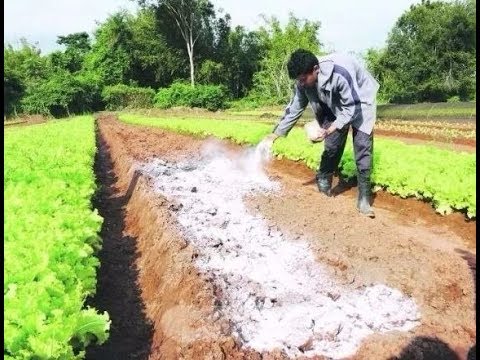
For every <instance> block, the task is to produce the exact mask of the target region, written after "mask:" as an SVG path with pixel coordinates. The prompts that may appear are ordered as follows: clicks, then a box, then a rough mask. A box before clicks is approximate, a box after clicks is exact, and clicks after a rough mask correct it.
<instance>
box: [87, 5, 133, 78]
mask: <svg viewBox="0 0 480 360" xmlns="http://www.w3.org/2000/svg"><path fill="white" fill-rule="evenodd" d="M131 18H132V16H131V15H129V14H128V13H126V12H123V11H122V12H118V13H116V14H114V15H112V16H110V17H109V18H108V19H107V20H106V21H105V22H104V23H103V24H101V25H100V27H99V28H98V29H97V30H96V31H95V43H94V45H93V46H92V50H91V51H90V52H89V53H88V54H87V55H86V56H85V62H84V70H85V71H88V72H90V73H92V74H94V77H96V78H97V79H98V81H100V82H101V83H102V85H115V84H120V83H127V82H128V79H129V71H130V68H131V63H132V53H133V48H132V45H133V43H132V37H133V34H132V29H131V26H130V21H131Z"/></svg>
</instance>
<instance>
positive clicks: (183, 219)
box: [141, 145, 420, 359]
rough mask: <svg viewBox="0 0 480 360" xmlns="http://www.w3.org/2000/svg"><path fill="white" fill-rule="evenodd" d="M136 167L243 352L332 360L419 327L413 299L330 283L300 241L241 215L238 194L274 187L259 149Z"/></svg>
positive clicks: (379, 288) (211, 152)
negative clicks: (376, 337)
mask: <svg viewBox="0 0 480 360" xmlns="http://www.w3.org/2000/svg"><path fill="white" fill-rule="evenodd" d="M141 170H142V171H143V172H144V173H145V174H147V175H149V176H151V177H152V178H153V179H154V180H155V189H156V190H157V191H158V192H159V193H161V194H162V195H163V196H165V197H167V199H169V200H170V201H172V202H173V205H172V206H171V207H170V209H171V211H172V212H174V213H175V214H176V217H177V220H178V222H179V223H180V225H181V226H182V231H183V232H184V233H185V235H186V239H189V240H190V241H191V244H192V245H193V246H194V247H195V248H196V251H197V252H198V254H199V256H198V258H197V266H198V267H199V268H200V270H201V271H202V272H203V273H205V274H207V275H208V276H209V277H210V278H212V280H213V281H214V284H215V285H216V286H217V287H218V289H219V290H220V292H221V296H220V298H219V301H220V302H221V305H220V311H221V312H222V313H223V314H224V316H225V317H226V318H228V319H230V320H231V322H232V325H233V329H234V332H233V335H234V336H236V337H237V339H238V340H239V341H241V343H242V344H243V345H244V346H246V347H251V348H253V349H255V350H258V351H260V352H261V351H270V350H273V349H278V348H279V349H282V350H283V351H284V352H285V353H286V354H287V355H288V356H290V357H295V356H297V355H307V356H309V355H311V356H313V355H324V356H328V357H331V358H333V359H339V358H343V357H346V356H349V355H352V354H354V353H355V351H356V349H357V347H358V346H359V345H360V343H361V341H362V340H363V339H364V338H365V337H366V336H368V335H371V334H373V333H375V332H386V331H391V330H400V331H408V330H410V329H412V328H413V327H415V326H416V325H418V320H419V316H420V315H419V311H418V309H417V306H416V304H415V302H414V301H413V300H412V299H410V298H408V297H406V296H404V295H403V294H402V293H401V292H400V291H399V290H397V289H393V288H390V287H388V286H386V285H383V284H376V285H373V286H369V287H364V288H362V289H359V290H358V289H357V290H351V289H347V288H345V287H344V286H341V285H340V284H337V283H336V282H335V281H334V279H332V278H331V277H330V276H329V275H327V272H326V270H325V267H324V265H322V264H320V263H318V262H316V261H315V259H314V255H313V252H312V251H311V250H310V249H309V247H308V244H307V242H305V241H299V240H296V241H293V240H292V239H288V238H287V237H286V236H285V235H284V234H282V233H281V232H280V231H279V230H278V229H277V228H276V227H272V226H269V225H268V224H267V222H266V221H265V220H264V218H262V216H261V214H252V213H250V212H249V211H247V208H246V206H245V204H244V201H243V198H244V197H245V195H248V194H255V193H260V192H274V191H279V190H280V185H279V184H278V183H276V182H273V181H271V180H270V179H269V178H268V177H267V176H266V174H265V173H264V172H263V161H262V156H261V154H260V153H259V152H258V151H255V150H254V149H248V150H246V152H245V154H243V156H241V157H239V158H236V159H232V158H231V157H229V156H228V155H227V154H226V153H225V152H224V151H222V149H221V148H219V147H218V146H215V145H208V146H207V147H206V148H205V149H204V151H203V152H202V154H199V157H198V158H196V159H190V160H187V161H182V162H179V163H171V162H167V161H163V160H159V159H155V160H153V161H152V162H149V163H147V164H142V166H141ZM307 343H308V345H305V344H307ZM299 347H300V348H301V350H300V349H299Z"/></svg>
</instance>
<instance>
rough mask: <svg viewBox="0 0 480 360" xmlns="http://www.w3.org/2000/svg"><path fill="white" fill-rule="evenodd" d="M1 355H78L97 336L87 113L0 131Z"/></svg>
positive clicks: (100, 319) (105, 324) (95, 220)
mask: <svg viewBox="0 0 480 360" xmlns="http://www.w3.org/2000/svg"><path fill="white" fill-rule="evenodd" d="M4 141H5V145H4V150H5V155H4V205H5V213H4V215H5V218H4V225H5V233H4V248H5V249H4V316H5V320H4V339H5V340H4V358H5V359H77V358H82V357H83V356H84V349H85V347H86V346H87V345H88V344H90V343H92V342H98V343H102V342H104V341H105V340H106V339H107V337H108V330H109V326H110V320H109V317H108V314H107V313H103V314H100V313H98V312H97V311H96V310H95V309H93V308H89V307H85V304H84V303H85V300H86V298H87V297H88V296H89V295H92V294H93V293H94V292H95V289H96V269H97V268H98V266H99V260H98V258H97V257H96V256H95V253H96V252H97V251H98V250H99V249H100V248H101V239H100V237H99V236H98V232H99V230H100V227H101V224H102V221H103V220H102V218H101V217H100V216H99V215H98V213H97V211H96V210H92V207H91V202H90V200H91V197H92V194H93V193H94V191H95V188H96V185H95V176H94V172H93V161H94V154H95V137H94V121H93V118H92V117H88V116H86V117H77V118H73V119H71V120H63V121H54V122H51V123H48V124H43V125H34V126H30V127H22V128H11V129H8V130H5V132H4Z"/></svg>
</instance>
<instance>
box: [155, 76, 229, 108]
mask: <svg viewBox="0 0 480 360" xmlns="http://www.w3.org/2000/svg"><path fill="white" fill-rule="evenodd" d="M226 101H227V95H226V91H225V89H224V87H223V86H219V85H195V87H192V86H191V85H189V84H185V83H182V82H175V83H173V84H172V85H171V86H170V87H168V88H163V89H160V90H159V91H158V92H157V95H156V96H155V106H157V107H159V108H161V109H168V108H170V107H173V106H187V107H198V108H205V109H208V110H210V111H216V110H219V109H223V108H225V105H226Z"/></svg>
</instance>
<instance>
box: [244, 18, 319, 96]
mask: <svg viewBox="0 0 480 360" xmlns="http://www.w3.org/2000/svg"><path fill="white" fill-rule="evenodd" d="M264 20H265V22H266V26H263V27H262V28H261V29H260V31H259V36H260V43H261V46H262V47H265V49H266V54H265V56H264V57H263V59H262V60H261V62H260V66H261V70H260V71H259V72H257V73H256V74H255V75H254V80H253V81H254V89H253V91H254V93H255V94H258V96H259V97H262V98H266V99H270V101H274V102H284V101H286V100H288V98H289V97H290V96H291V92H292V90H291V89H292V80H290V79H289V77H288V72H287V62H288V59H289V58H290V54H291V53H292V52H293V51H295V50H296V49H298V48H303V49H307V50H310V51H312V52H313V53H315V54H318V55H321V51H320V48H321V43H320V41H319V40H318V30H319V29H320V23H319V22H312V21H308V20H301V19H298V18H296V17H295V16H294V15H293V14H292V13H291V14H290V17H289V20H288V23H287V25H286V26H285V28H282V26H281V25H280V22H279V21H278V20H277V19H276V18H275V17H272V18H270V19H267V18H266V17H264Z"/></svg>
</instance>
